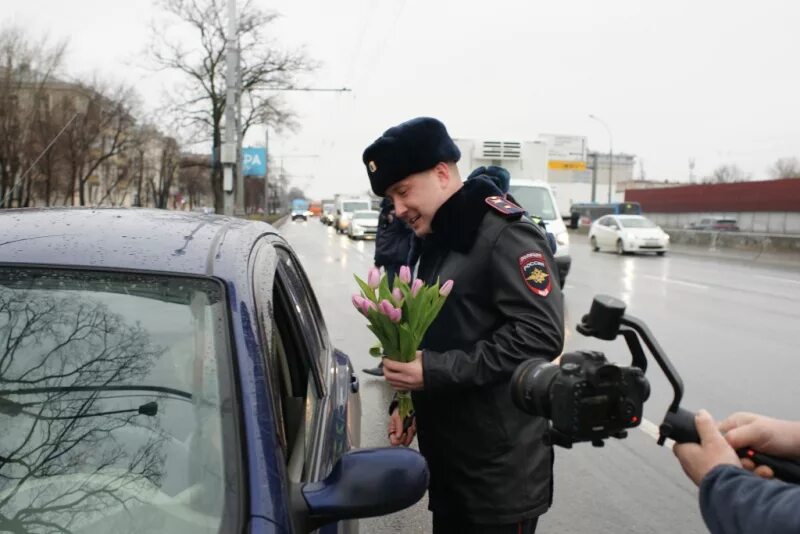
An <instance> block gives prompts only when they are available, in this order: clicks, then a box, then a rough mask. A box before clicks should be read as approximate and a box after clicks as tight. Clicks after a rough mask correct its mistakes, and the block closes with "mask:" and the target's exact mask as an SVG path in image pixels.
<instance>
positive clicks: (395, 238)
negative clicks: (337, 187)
mask: <svg viewBox="0 0 800 534" xmlns="http://www.w3.org/2000/svg"><path fill="white" fill-rule="evenodd" d="M412 233H413V232H412V231H411V228H409V227H408V225H407V224H406V223H404V222H403V221H402V220H401V219H399V218H397V217H396V216H395V210H394V205H393V204H392V201H391V200H389V199H388V198H384V199H383V200H382V201H381V213H380V215H379V216H378V232H377V234H376V235H375V266H376V267H383V268H384V270H385V271H386V276H387V277H388V279H389V285H390V286H391V285H392V282H393V281H394V277H395V276H397V273H398V272H400V267H402V266H403V265H408V253H409V251H410V249H411V235H412Z"/></svg>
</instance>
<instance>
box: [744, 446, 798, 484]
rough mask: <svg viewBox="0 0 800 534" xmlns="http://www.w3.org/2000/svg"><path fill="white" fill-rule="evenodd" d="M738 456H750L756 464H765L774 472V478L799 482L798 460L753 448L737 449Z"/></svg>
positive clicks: (794, 482)
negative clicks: (779, 456)
mask: <svg viewBox="0 0 800 534" xmlns="http://www.w3.org/2000/svg"><path fill="white" fill-rule="evenodd" d="M736 454H738V455H739V458H750V459H751V460H753V463H755V464H756V465H766V466H767V467H769V468H771V469H772V472H773V473H775V478H779V479H781V480H783V481H784V482H791V483H793V484H800V462H797V461H794V460H788V459H786V458H778V457H777V456H772V455H771V454H764V453H763V452H758V451H754V450H753V449H737V451H736Z"/></svg>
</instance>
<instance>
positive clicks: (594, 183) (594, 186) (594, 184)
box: [592, 152, 597, 202]
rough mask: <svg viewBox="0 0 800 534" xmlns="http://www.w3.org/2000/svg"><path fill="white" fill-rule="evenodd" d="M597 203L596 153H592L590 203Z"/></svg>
mask: <svg viewBox="0 0 800 534" xmlns="http://www.w3.org/2000/svg"><path fill="white" fill-rule="evenodd" d="M596 201H597V152H592V202H596Z"/></svg>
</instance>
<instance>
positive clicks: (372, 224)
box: [347, 210, 380, 239]
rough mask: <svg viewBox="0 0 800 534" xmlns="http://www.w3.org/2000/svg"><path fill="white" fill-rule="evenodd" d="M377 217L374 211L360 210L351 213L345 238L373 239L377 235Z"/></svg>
mask: <svg viewBox="0 0 800 534" xmlns="http://www.w3.org/2000/svg"><path fill="white" fill-rule="evenodd" d="M378 215H380V213H379V212H377V211H374V210H361V211H356V212H354V213H353V217H352V218H351V219H350V224H349V225H348V227H347V236H348V237H349V238H351V239H375V235H376V234H377V233H378Z"/></svg>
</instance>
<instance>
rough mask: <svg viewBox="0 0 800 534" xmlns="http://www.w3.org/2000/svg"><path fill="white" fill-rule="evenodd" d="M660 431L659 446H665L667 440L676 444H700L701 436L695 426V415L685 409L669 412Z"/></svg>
mask: <svg viewBox="0 0 800 534" xmlns="http://www.w3.org/2000/svg"><path fill="white" fill-rule="evenodd" d="M658 430H659V437H658V444H659V445H663V444H664V440H665V439H667V438H669V439H671V440H674V441H675V442H676V443H700V436H698V435H697V428H696V427H695V426H694V413H693V412H690V411H689V410H684V409H683V408H678V411H676V412H672V411H669V412H667V415H665V416H664V422H663V423H661V426H660V427H659V429H658Z"/></svg>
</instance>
